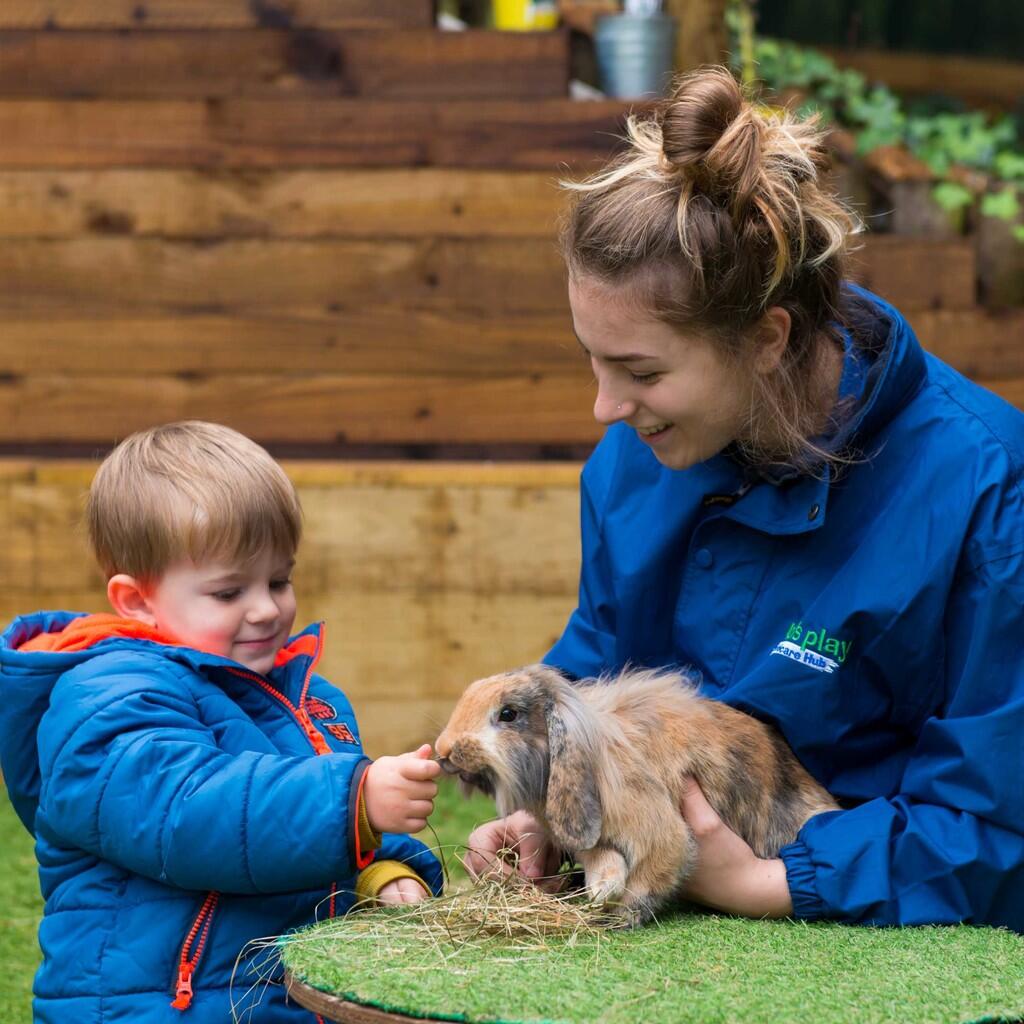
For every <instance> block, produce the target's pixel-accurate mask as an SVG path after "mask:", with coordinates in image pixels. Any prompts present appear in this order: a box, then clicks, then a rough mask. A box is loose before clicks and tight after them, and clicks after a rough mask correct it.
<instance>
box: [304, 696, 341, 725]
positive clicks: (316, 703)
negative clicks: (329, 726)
mask: <svg viewBox="0 0 1024 1024" xmlns="http://www.w3.org/2000/svg"><path fill="white" fill-rule="evenodd" d="M305 708H306V710H307V711H308V712H309V717H310V718H318V719H319V720H320V721H321V722H322V721H324V720H325V719H327V718H337V717H338V711H337V708H335V706H334V705H333V704H328V703H327V701H325V700H321V699H320V698H319V697H310V698H309V700H307V701H306V704H305Z"/></svg>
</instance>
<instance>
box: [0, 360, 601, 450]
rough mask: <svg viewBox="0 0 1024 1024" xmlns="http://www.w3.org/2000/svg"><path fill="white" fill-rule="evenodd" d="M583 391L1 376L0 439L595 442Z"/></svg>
mask: <svg viewBox="0 0 1024 1024" xmlns="http://www.w3.org/2000/svg"><path fill="white" fill-rule="evenodd" d="M593 400H594V393H593V389H592V387H591V383H590V379H589V377H588V374H587V373H586V372H585V371H584V370H583V369H582V367H581V368H580V369H579V370H578V371H577V372H576V373H572V374H568V375H545V374H540V373H534V374H531V375H520V376H508V377H489V378H488V377H484V378H480V377H476V378H461V379H453V378H451V377H448V376H444V377H427V376H411V375H404V374H401V373H397V372H393V373H390V374H388V373H381V374H378V375H373V376H371V375H368V374H367V375H351V376H346V375H344V374H328V373H318V374H289V373H287V372H282V373H277V374H227V375H223V374H215V375H205V376H200V377H188V378H183V377H182V376H180V375H167V376H156V375H152V374H150V375H144V374H139V375H134V374H126V375H125V376H122V377H111V376H106V375H97V376H94V377H88V376H85V375H75V376H72V375H69V374H62V373H59V372H54V373H45V374H32V375H29V376H24V377H20V376H10V377H6V378H4V377H0V443H27V442H55V441H66V440H68V439H69V438H74V439H76V440H80V441H93V442H96V443H98V444H103V445H106V444H109V443H110V442H111V441H113V440H115V439H117V438H119V437H124V436H125V435H126V434H128V433H131V432H132V431H134V430H138V429H141V428H142V427H145V426H150V425H152V424H154V423H164V422H169V421H171V420H179V419H208V420H209V419H212V420H217V421H219V422H222V423H227V424H228V425H229V426H233V427H235V428H236V429H238V430H240V431H242V433H245V434H249V435H251V436H253V437H256V438H258V439H260V440H262V441H264V442H278V443H293V444H302V443H310V444H330V443H368V444H381V443H383V444H388V443H391V444H437V443H445V442H453V441H454V442H460V443H465V444H472V443H479V444H486V443H505V444H507V443H529V444H573V443H587V442H593V441H596V440H597V438H598V437H600V433H601V430H600V428H599V427H598V426H597V424H596V423H595V422H594V419H593V416H592V414H591V413H592V406H593Z"/></svg>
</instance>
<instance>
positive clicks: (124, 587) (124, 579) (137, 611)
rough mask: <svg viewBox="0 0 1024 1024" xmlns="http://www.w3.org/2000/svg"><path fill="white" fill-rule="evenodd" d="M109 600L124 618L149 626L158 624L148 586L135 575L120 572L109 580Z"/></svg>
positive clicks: (112, 606)
mask: <svg viewBox="0 0 1024 1024" xmlns="http://www.w3.org/2000/svg"><path fill="white" fill-rule="evenodd" d="M107 600H108V601H109V602H110V606H111V608H113V609H114V611H115V612H117V614H118V615H120V616H121V618H122V619H134V620H135V621H136V622H142V623H145V624H146V625H147V626H155V625H156V616H155V615H154V614H153V612H152V610H151V609H150V607H149V599H148V598H147V597H146V588H145V587H143V585H142V583H141V582H140V581H139V580H137V579H136V578H135V577H134V576H129V575H128V574H127V573H123V572H119V573H118V574H117V575H116V576H111V577H110V579H109V580H108V581H107Z"/></svg>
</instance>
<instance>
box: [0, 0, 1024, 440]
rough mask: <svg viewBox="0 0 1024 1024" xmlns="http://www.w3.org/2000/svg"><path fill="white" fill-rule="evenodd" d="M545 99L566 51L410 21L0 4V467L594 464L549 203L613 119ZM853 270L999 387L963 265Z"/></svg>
mask: <svg viewBox="0 0 1024 1024" xmlns="http://www.w3.org/2000/svg"><path fill="white" fill-rule="evenodd" d="M567 75H568V41H567V38H566V36H565V34H564V33H559V32H555V33H539V34H525V35H524V34H520V33H494V32H470V33H442V32H438V31H435V30H434V29H433V28H432V27H431V4H430V3H429V2H428V0H400V2H399V0H390V2H387V3H385V2H379V0H374V2H372V3H371V2H368V0H263V2H261V3H251V2H249V0H138V2H135V3H131V4H129V3H127V2H125V3H121V2H118V0H5V2H4V3H3V4H0V281H2V282H3V287H2V288H0V445H4V446H6V448H7V450H12V447H13V448H16V447H17V446H18V445H60V444H62V443H67V442H76V443H78V444H90V445H92V444H95V445H97V446H105V445H108V444H110V443H111V442H112V441H113V440H114V439H115V438H117V437H119V436H122V435H124V434H125V433H127V432H130V431H131V430H133V429H136V428H138V427H141V426H144V425H147V424H150V423H152V422H154V421H161V420H169V419H176V418H181V417H203V418H210V419H219V420H222V421H225V422H228V423H231V424H232V425H234V426H236V427H238V428H239V429H241V430H244V431H246V432H248V433H251V434H253V435H254V436H256V437H257V438H259V439H260V440H263V441H265V442H277V443H282V444H289V445H298V446H337V445H339V444H359V445H363V444H389V445H408V444H434V445H436V444H467V443H472V444H480V445H494V444H508V443H512V444H524V445H538V444H548V445H551V444H561V445H564V444H584V445H585V444H589V443H591V442H592V441H593V440H594V439H595V438H596V437H597V434H598V431H597V429H596V427H595V425H594V424H593V422H592V420H591V415H590V405H591V399H592V393H591V391H590V384H589V374H588V372H587V369H586V367H585V366H584V365H583V363H582V362H581V360H580V359H579V357H578V355H577V347H576V345H575V342H574V340H573V339H572V335H571V332H570V329H569V317H568V310H567V304H566V299H565V284H564V273H563V270H562V266H561V263H560V260H559V257H558V254H557V251H556V246H555V242H554V236H555V226H556V221H557V218H558V215H559V212H560V209H561V205H562V202H563V200H562V196H561V195H560V193H559V189H558V187H557V179H558V177H559V176H560V175H562V174H570V175H571V174H574V173H580V172H582V171H584V170H585V169H587V168H588V167H590V166H593V165H594V162H595V161H596V160H599V159H601V158H603V157H604V156H606V155H607V154H608V152H610V151H611V149H612V148H613V146H614V134H615V133H616V132H617V131H619V130H620V128H621V123H622V118H623V116H624V115H625V113H626V112H627V109H628V108H627V107H626V106H625V105H623V104H621V103H614V102H598V103H575V102H572V101H570V100H568V99H566V98H565V93H566V81H567ZM922 267H927V268H928V271H927V272H926V273H923V272H922ZM859 274H860V276H861V278H862V279H863V280H864V281H866V282H867V283H868V284H869V285H871V286H873V287H876V288H877V289H878V290H879V291H881V292H882V293H883V294H885V295H886V296H887V297H889V298H891V299H892V300H893V301H895V302H896V303H897V304H899V305H900V306H901V307H902V308H904V309H905V310H906V311H908V313H909V314H910V315H911V318H912V320H913V321H914V322H915V324H916V325H917V326H918V327H919V328H920V329H921V331H922V334H923V335H924V336H925V337H926V338H932V337H934V338H935V339H936V343H938V344H941V345H943V346H944V347H945V349H946V350H948V351H947V354H948V355H949V357H950V358H951V359H952V361H953V362H954V363H958V364H959V365H962V366H964V367H965V368H967V369H969V370H970V371H971V372H972V373H974V374H975V375H977V376H979V377H982V378H983V379H985V380H986V381H993V382H996V386H997V387H998V388H1000V389H1001V390H1003V391H1004V392H1005V393H1008V394H1011V395H1012V396H1016V395H1017V394H1019V393H1020V392H1021V391H1022V390H1024V388H1022V387H1021V385H1020V381H1021V379H1024V372H1022V369H1021V367H1020V366H1019V365H1018V357H1017V356H1016V355H1015V353H1014V350H1013V348H1012V347H1011V346H1009V345H1008V344H1004V343H1003V342H1002V340H1001V339H1002V338H1003V337H1004V336H1005V334H1006V330H1007V328H1012V329H1018V330H1019V327H1020V324H1019V320H1018V319H1014V317H1013V316H1009V317H1007V318H1004V320H1003V321H1000V322H996V323H993V321H992V320H991V319H985V318H979V317H978V316H977V315H976V314H975V313H974V312H973V306H974V265H973V254H972V253H971V251H970V247H969V246H968V245H967V244H966V243H964V242H961V241H958V240H952V241H948V240H947V241H943V240H937V241H927V242H919V241H913V240H910V241H906V240H905V241H899V240H894V239H886V238H877V239H876V238H869V239H868V242H867V245H866V248H865V250H864V253H863V256H862V259H861V269H860V271H859ZM951 325H952V327H951ZM951 329H952V330H955V331H956V332H957V333H956V334H955V335H951V334H949V333H948V332H949V330H951Z"/></svg>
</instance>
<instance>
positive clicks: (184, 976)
mask: <svg viewBox="0 0 1024 1024" xmlns="http://www.w3.org/2000/svg"><path fill="white" fill-rule="evenodd" d="M219 899H220V893H219V892H208V893H207V894H206V899H205V900H203V905H202V907H201V908H200V910H199V913H198V914H197V915H196V919H195V920H194V921H193V922H192V927H191V928H190V929H189V932H188V935H187V936H186V938H185V942H184V943H183V944H182V947H181V959H180V960H179V962H178V982H177V985H176V986H175V990H174V1000H173V1002H172V1003H171V1006H172V1007H174V1009H175V1010H182V1011H184V1010H187V1009H188V1008H189V1007H190V1006H191V1005H192V996H193V992H192V975H193V974H195V972H196V968H197V967H198V966H199V961H200V960H201V959H202V956H203V949H204V948H205V947H206V940H207V938H208V936H209V934H210V925H211V924H212V923H213V912H214V911H215V910H216V909H217V901H218V900H219ZM197 940H198V941H197ZM193 943H195V949H193V948H192V944H193Z"/></svg>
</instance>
